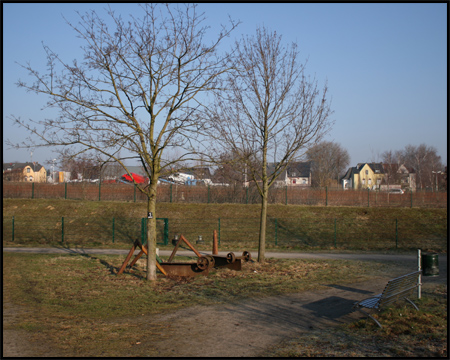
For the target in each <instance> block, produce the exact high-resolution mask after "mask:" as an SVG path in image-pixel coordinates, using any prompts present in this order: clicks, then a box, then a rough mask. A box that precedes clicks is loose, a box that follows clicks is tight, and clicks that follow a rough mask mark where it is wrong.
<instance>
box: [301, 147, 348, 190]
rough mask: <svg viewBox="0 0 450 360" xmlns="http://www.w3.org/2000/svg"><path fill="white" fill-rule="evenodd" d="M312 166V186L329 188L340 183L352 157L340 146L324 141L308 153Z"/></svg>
mask: <svg viewBox="0 0 450 360" xmlns="http://www.w3.org/2000/svg"><path fill="white" fill-rule="evenodd" d="M306 157H307V159H308V160H309V161H312V165H311V173H312V174H311V177H312V184H313V185H314V186H321V187H325V186H329V185H331V184H332V183H333V182H335V183H338V182H339V177H340V175H342V174H343V172H344V171H345V170H346V169H347V167H348V165H349V164H350V156H349V154H348V151H347V150H345V149H344V148H343V147H342V146H341V145H340V144H337V143H334V142H331V141H322V142H320V143H318V144H317V145H314V146H312V147H311V148H310V149H309V150H308V152H307V153H306Z"/></svg>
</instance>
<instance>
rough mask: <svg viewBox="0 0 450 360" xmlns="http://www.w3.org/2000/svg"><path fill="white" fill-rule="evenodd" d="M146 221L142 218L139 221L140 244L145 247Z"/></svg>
mask: <svg viewBox="0 0 450 360" xmlns="http://www.w3.org/2000/svg"><path fill="white" fill-rule="evenodd" d="M146 220H147V219H146V218H142V219H141V244H142V245H145V244H147V237H146V235H147V221H146Z"/></svg>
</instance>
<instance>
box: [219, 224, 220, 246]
mask: <svg viewBox="0 0 450 360" xmlns="http://www.w3.org/2000/svg"><path fill="white" fill-rule="evenodd" d="M219 245H220V218H219Z"/></svg>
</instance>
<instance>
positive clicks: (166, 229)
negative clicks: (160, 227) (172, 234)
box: [164, 219, 169, 245]
mask: <svg viewBox="0 0 450 360" xmlns="http://www.w3.org/2000/svg"><path fill="white" fill-rule="evenodd" d="M167 244H169V219H164V245H167Z"/></svg>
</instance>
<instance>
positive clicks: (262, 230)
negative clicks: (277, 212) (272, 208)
mask: <svg viewBox="0 0 450 360" xmlns="http://www.w3.org/2000/svg"><path fill="white" fill-rule="evenodd" d="M268 195H269V188H268V186H267V179H266V180H265V181H264V184H263V194H262V199H261V200H262V201H261V219H260V223H259V245H258V262H260V263H263V262H264V258H265V253H266V224H267V197H268Z"/></svg>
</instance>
